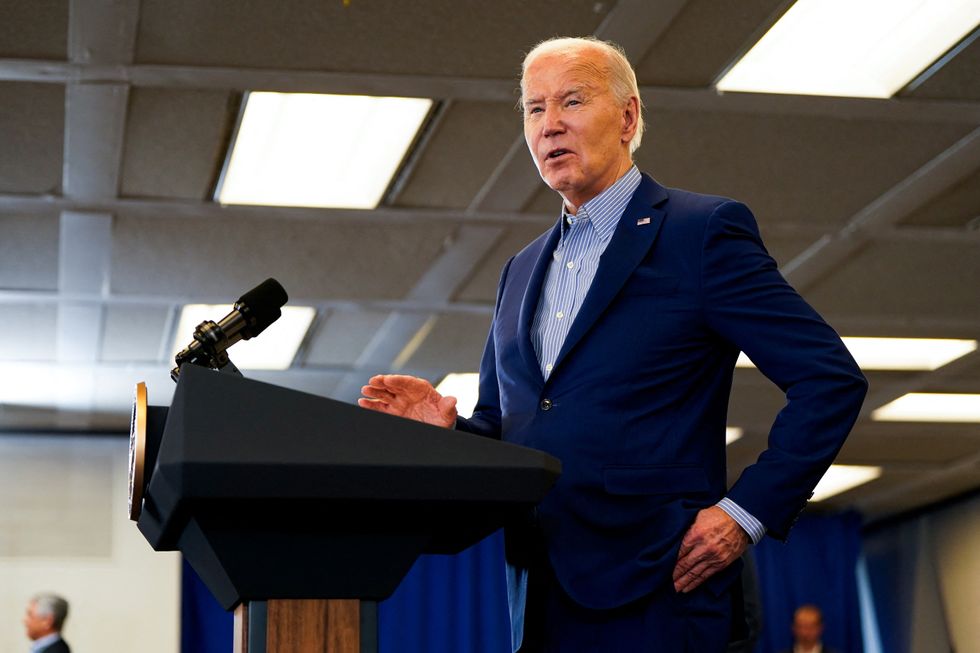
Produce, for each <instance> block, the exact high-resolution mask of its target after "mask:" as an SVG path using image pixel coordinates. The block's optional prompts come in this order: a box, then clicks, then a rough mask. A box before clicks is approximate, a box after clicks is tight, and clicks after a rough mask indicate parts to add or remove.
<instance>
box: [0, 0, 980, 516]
mask: <svg viewBox="0 0 980 653" xmlns="http://www.w3.org/2000/svg"><path fill="white" fill-rule="evenodd" d="M788 4H789V3H787V2H786V1H785V0H743V1H742V2H738V3H718V2H712V1H711V0H687V1H685V0H662V1H661V2H657V3H653V2H648V1H646V0H620V1H619V2H611V1H608V2H596V1H595V0H587V1H586V0H538V1H537V2H533V3H529V2H523V1H521V0H498V1H496V2H492V3H489V2H475V1H473V2H460V1H459V0H440V1H435V0H430V1H429V2H426V3H422V4H418V3H415V4H412V5H410V6H409V5H406V4H405V3H403V2H397V1H396V0H350V1H349V3H347V4H345V3H344V2H343V1H342V0H285V1H282V2H276V3H268V2H260V1H258V0H209V2H198V1H197V0H172V1H169V2H149V1H145V2H138V1H135V0H134V1H131V2H111V3H106V2H100V1H98V0H69V2H64V0H5V2H3V3H2V4H0V144H2V147H0V370H3V373H2V376H0V396H7V397H8V400H7V403H5V404H0V430H3V431H7V432H33V431H51V430H65V431H79V432H107V431H121V430H123V429H125V428H126V425H127V422H128V410H129V404H130V401H131V396H132V388H133V384H134V383H135V382H136V381H139V380H146V381H147V382H148V384H149V387H150V399H151V403H161V404H162V403H168V402H169V401H170V396H171V393H172V385H173V384H172V383H171V381H170V380H169V377H168V374H167V372H168V369H169V367H170V361H169V360H168V354H169V349H170V346H171V343H172V341H173V339H174V337H175V334H174V333H173V331H174V329H175V323H176V315H177V311H178V308H179V306H181V305H182V304H184V303H190V302H205V303H228V302H230V301H232V300H234V299H235V298H237V297H238V296H240V295H241V294H242V293H243V292H244V291H245V290H247V289H249V288H251V287H253V286H254V285H256V284H257V283H258V282H260V281H262V280H263V279H265V278H267V277H275V278H277V279H278V280H279V281H281V282H282V284H283V285H284V286H285V287H286V289H287V290H288V292H289V294H290V297H291V300H290V303H291V304H296V305H309V306H314V307H316V308H317V317H316V319H315V321H314V325H313V328H312V330H311V332H310V334H309V335H308V337H307V339H306V341H305V342H304V344H303V346H302V348H301V350H300V353H299V355H298V356H297V359H296V360H295V362H294V364H293V366H292V368H291V369H289V370H287V371H283V372H256V373H254V374H251V375H250V376H254V377H256V378H260V379H263V380H268V381H271V382H273V383H277V384H280V385H284V386H289V387H294V388H298V389H302V390H306V391H309V392H313V393H316V394H321V395H326V396H331V397H335V398H339V399H343V400H348V401H351V400H353V399H354V398H355V397H356V396H357V395H358V389H359V387H360V385H361V384H362V383H363V382H364V380H365V379H366V378H367V377H368V376H370V375H371V374H373V373H377V372H381V371H390V370H394V369H398V370H401V371H404V372H409V373H415V374H420V375H423V376H426V377H428V378H430V379H432V380H433V381H438V380H439V379H440V378H441V377H442V376H443V375H444V374H445V373H447V372H452V371H476V368H477V366H478V362H479V358H480V353H481V350H482V347H483V342H484V338H485V334H486V330H487V327H488V325H489V320H490V314H491V311H492V303H493V300H494V295H495V288H496V283H497V275H498V273H499V270H500V267H501V265H502V264H503V263H504V261H505V260H506V259H507V257H509V256H510V255H511V254H513V253H514V252H516V251H517V250H519V249H520V248H521V247H522V246H523V245H524V244H525V243H527V242H528V241H529V240H531V239H532V238H534V237H535V236H537V235H538V234H539V233H541V232H542V231H544V230H545V229H547V228H548V227H549V226H550V225H551V224H553V222H554V220H555V218H556V216H557V212H558V210H559V207H560V204H559V201H558V199H557V197H556V196H555V195H554V193H552V192H551V191H550V190H548V189H547V188H545V187H544V186H543V185H542V183H541V182H540V180H539V178H538V176H537V174H536V172H535V170H534V167H533V165H532V163H531V161H530V159H529V157H528V155H527V152H526V149H525V146H524V143H523V138H522V136H521V123H520V115H519V114H518V113H517V111H516V110H515V101H516V99H517V90H516V89H517V81H516V78H517V74H518V72H519V65H520V60H521V58H522V53H523V52H525V51H526V50H527V49H529V47H530V46H532V45H533V44H534V43H535V42H537V41H538V40H541V39H543V38H547V37H550V36H553V35H558V34H566V35H577V34H589V33H595V34H597V35H598V36H600V37H602V38H607V39H612V40H615V41H617V42H619V43H621V44H622V45H623V46H624V47H625V48H626V50H627V53H628V54H629V56H630V58H631V59H632V60H633V62H634V64H635V65H636V69H637V72H638V75H639V79H640V83H641V87H642V88H641V93H642V96H643V101H644V103H645V105H646V111H647V121H648V125H649V131H648V133H647V135H646V137H645V138H644V145H643V147H642V148H641V149H640V150H639V151H638V152H637V162H638V164H639V166H640V168H641V169H643V170H645V171H648V172H650V173H651V174H653V175H654V176H655V177H657V178H658V180H659V181H661V182H662V183H664V184H666V185H670V186H680V187H684V188H687V189H691V190H696V191H701V192H706V193H714V194H721V195H727V196H732V197H736V198H738V199H740V200H743V201H745V202H747V203H748V204H749V205H750V206H751V207H752V208H753V210H754V211H755V213H756V216H757V218H758V220H759V223H760V227H761V229H762V232H763V235H764V237H765V240H766V243H767V245H768V247H769V248H770V251H771V253H772V254H773V256H774V257H775V258H776V260H777V261H778V262H779V264H780V267H781V269H782V271H783V273H784V274H785V275H786V276H787V278H788V279H789V280H790V281H791V283H793V284H794V285H795V286H796V287H797V288H798V289H799V290H800V292H801V293H802V294H803V295H804V296H805V297H806V298H807V299H808V300H809V301H810V302H811V303H812V304H813V305H814V306H815V307H816V308H817V309H818V310H819V311H820V312H821V313H822V314H823V315H824V316H825V317H826V318H827V320H828V321H829V322H830V323H831V324H832V325H833V326H834V327H835V328H836V329H837V330H838V331H839V332H840V333H841V334H842V335H853V336H857V335H866V336H922V337H925V336H930V337H956V338H977V337H978V334H980V218H978V216H980V39H977V40H975V41H972V42H969V44H968V45H966V47H964V48H963V49H962V50H961V51H960V52H959V53H958V54H957V55H956V56H954V57H950V58H948V60H947V61H945V63H944V64H943V65H941V66H935V67H933V69H932V70H931V71H930V72H929V73H928V74H927V75H923V76H921V77H920V78H919V79H917V80H916V81H915V82H914V83H913V84H910V86H909V88H907V89H905V90H904V91H902V92H901V93H899V94H898V96H896V97H895V98H893V99H889V100H866V99H844V98H827V97H799V96H777V95H752V94H720V93H718V92H717V91H715V90H714V89H713V86H712V85H713V82H714V81H715V80H716V79H718V77H719V76H720V75H721V74H722V73H723V72H724V71H725V70H726V69H727V68H728V67H729V66H730V65H731V64H732V63H733V62H734V61H735V60H737V59H738V57H739V56H740V55H741V54H742V53H744V52H745V51H746V50H747V48H748V47H750V46H751V45H752V44H753V43H754V42H755V41H756V40H757V39H758V38H759V37H760V36H761V34H763V33H764V32H765V31H766V30H767V29H768V27H769V26H771V25H772V24H773V22H774V21H775V20H776V19H777V18H778V17H779V15H780V14H781V13H782V12H783V11H785V9H786V8H787V6H788ZM247 90H276V91H294V92H298V91H305V92H318V93H324V92H332V93H363V94H384V95H405V96H420V97H430V98H434V99H435V100H437V105H436V109H435V110H434V111H433V113H432V115H431V118H430V119H429V121H428V123H427V125H426V126H425V128H424V131H423V132H422V134H421V136H420V137H419V139H418V142H417V144H416V146H415V148H414V149H413V150H412V151H411V153H410V154H409V155H408V156H407V158H406V160H405V162H404V164H403V166H402V168H401V170H400V172H399V174H398V176H397V178H396V179H395V181H394V182H393V183H392V185H391V188H390V189H389V192H388V193H387V195H386V199H385V201H384V202H383V204H382V206H380V207H379V208H378V209H377V210H375V211H370V212H363V211H354V210H335V209H296V208H280V207H235V206H221V205H219V204H217V203H215V202H213V201H212V196H213V191H214V187H215V184H216V183H217V180H218V177H219V175H220V173H221V169H222V166H223V164H224V161H225V157H226V154H227V149H228V145H229V142H230V139H231V135H232V133H233V130H234V128H235V124H236V121H237V116H238V112H239V109H240V105H241V99H242V95H243V92H245V91H247ZM378 128H379V129H383V128H384V125H379V126H378ZM324 183H329V180H324ZM219 317H221V316H215V318H216V319H217V318H219ZM181 338H182V339H183V340H189V338H190V334H181ZM232 354H234V350H232ZM233 358H234V355H233ZM869 378H870V381H871V391H870V394H869V398H868V401H867V403H866V406H865V412H864V414H863V415H862V418H861V420H860V421H859V423H858V425H857V426H856V428H855V429H854V433H853V435H852V436H851V438H850V440H849V441H848V443H847V445H846V446H845V447H844V449H843V451H842V452H841V455H840V458H839V462H843V463H855V464H858V463H868V464H876V465H882V466H883V467H884V474H883V476H882V477H881V478H880V479H878V480H876V481H873V482H872V483H869V484H867V485H865V486H863V487H861V488H858V489H855V490H852V491H850V492H847V493H845V494H843V495H840V496H838V497H836V498H834V499H832V500H830V501H828V502H826V505H828V506H829V507H831V508H834V509H837V508H844V507H851V508H855V509H858V510H861V511H862V512H864V513H865V514H866V515H868V517H869V518H870V519H879V518H882V517H885V516H888V515H893V514H896V513H899V512H903V511H906V510H910V509H914V508H916V507H920V506H923V505H926V504H929V503H931V502H935V501H938V500H942V499H944V498H948V497H952V496H954V495H958V494H961V493H963V492H967V491H971V490H974V489H976V488H978V487H980V425H975V424H974V425H965V424H911V423H905V424H887V423H881V422H873V421H871V420H870V418H869V414H870V411H871V410H873V409H874V408H876V407H878V406H880V405H882V404H884V403H887V402H888V401H890V400H892V399H894V398H896V397H898V396H900V395H901V394H903V393H905V392H909V391H913V390H924V391H956V392H980V353H978V352H974V353H973V354H971V355H968V356H966V357H964V358H962V359H960V360H958V361H955V362H954V363H952V364H949V365H947V366H946V367H944V368H941V369H939V370H937V371H935V372H930V373H902V372H889V373H879V372H873V373H869ZM31 383H35V384H37V383H42V384H44V387H45V389H46V392H47V395H48V396H49V399H47V400H45V401H42V402H34V405H27V404H26V403H23V402H18V401H17V400H16V399H14V400H11V399H9V397H10V396H14V397H16V395H17V391H18V390H22V391H23V390H24V388H25V387H27V386H29V385H30V384H31ZM4 392H6V395H4V394H3V393H4ZM781 405H782V396H781V394H780V393H779V391H778V390H777V389H776V388H775V387H773V386H772V385H771V384H770V383H769V382H768V381H766V380H765V379H764V378H763V377H762V376H761V375H760V374H759V373H758V372H757V371H755V370H752V369H747V370H741V369H740V370H738V372H737V374H736V381H735V388H734V392H733V398H732V402H731V417H730V420H729V421H730V423H731V424H733V425H737V426H741V427H743V428H744V429H745V431H746V434H745V436H744V437H743V438H742V439H741V440H739V441H738V442H736V443H734V444H732V445H731V446H730V447H729V456H730V467H731V469H732V474H733V477H734V475H736V474H737V473H738V471H739V470H741V469H742V468H743V467H744V466H745V465H747V464H749V463H750V462H751V461H752V460H753V459H754V458H755V456H756V455H758V453H759V451H760V450H761V448H762V447H763V446H764V444H765V438H766V433H767V430H768V427H769V425H770V424H771V422H772V419H773V417H774V415H775V413H776V411H778V409H779V408H780V406H781Z"/></svg>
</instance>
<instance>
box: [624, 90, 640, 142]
mask: <svg viewBox="0 0 980 653" xmlns="http://www.w3.org/2000/svg"><path fill="white" fill-rule="evenodd" d="M639 121H640V100H639V99H638V98H637V97H636V96H635V95H631V96H630V98H629V99H628V100H627V101H626V106H624V107H623V131H622V134H621V136H620V140H621V142H623V143H629V142H630V141H632V140H633V136H635V135H636V129H637V126H638V125H639Z"/></svg>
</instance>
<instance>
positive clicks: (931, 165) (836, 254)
mask: <svg viewBox="0 0 980 653" xmlns="http://www.w3.org/2000/svg"><path fill="white" fill-rule="evenodd" d="M978 168H980V128H977V129H974V130H973V131H972V132H970V133H969V134H967V135H966V136H964V137H963V138H961V139H960V140H959V141H957V142H956V143H954V144H953V145H952V146H951V147H949V148H948V149H947V150H945V151H944V152H942V153H941V154H939V155H938V156H936V157H935V158H934V159H932V160H931V161H929V162H928V163H926V164H925V165H924V166H922V167H921V168H919V169H918V170H916V171H915V172H914V173H912V174H911V175H909V176H908V177H906V178H905V179H904V180H902V181H901V182H899V183H898V184H896V185H895V186H894V187H892V188H891V189H889V190H888V191H887V192H886V193H884V194H883V195H881V196H880V197H878V199H876V200H875V201H873V202H872V203H871V204H869V205H868V206H866V207H865V208H863V209H862V210H860V211H859V212H858V213H857V214H855V215H854V216H853V217H852V218H851V219H850V220H848V222H847V223H846V224H845V225H844V226H843V227H842V228H841V229H840V230H838V231H837V232H836V233H833V234H829V235H826V236H823V237H822V238H820V239H819V240H818V241H817V242H815V243H814V244H813V245H811V246H810V247H808V248H807V249H806V250H805V251H803V252H802V253H801V254H799V255H798V256H797V257H796V258H794V259H793V260H792V261H790V262H789V263H787V264H786V265H785V266H783V274H784V275H785V276H786V278H787V279H789V281H790V283H792V284H793V285H794V286H795V287H796V288H797V290H799V291H801V292H805V291H806V290H808V289H810V288H812V287H813V286H815V285H816V284H818V283H819V282H820V281H822V280H823V279H824V278H825V277H826V276H827V275H828V274H830V273H831V272H833V271H834V270H835V269H837V268H838V267H839V266H840V265H841V264H843V263H844V262H845V261H847V260H848V259H849V258H851V257H852V256H854V255H855V254H857V253H858V252H859V251H860V250H861V249H863V248H864V247H866V246H867V245H868V243H870V242H871V241H872V240H874V238H875V235H876V234H877V233H878V232H881V231H882V230H885V229H888V228H891V227H893V226H894V225H896V224H897V223H899V222H900V221H901V220H902V219H903V218H906V217H907V216H909V215H911V214H912V213H913V212H914V211H916V210H917V209H919V208H921V207H922V206H924V205H925V204H927V203H929V202H931V201H933V200H934V199H936V198H937V197H938V196H939V195H941V194H942V193H943V192H945V191H946V190H948V189H949V188H952V187H953V186H955V185H956V184H958V183H959V182H961V181H963V180H964V179H966V178H967V177H968V176H969V175H971V174H973V173H974V172H976V170H977V169H978Z"/></svg>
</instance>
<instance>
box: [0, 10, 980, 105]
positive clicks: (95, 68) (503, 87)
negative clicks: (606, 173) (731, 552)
mask: <svg viewBox="0 0 980 653" xmlns="http://www.w3.org/2000/svg"><path fill="white" fill-rule="evenodd" d="M648 5H649V7H650V9H649V11H654V12H655V13H657V12H656V10H657V9H659V7H660V5H659V4H656V3H647V4H644V5H643V6H644V7H647V6H648ZM616 11H618V5H617V9H616V10H614V11H613V13H611V14H610V15H609V19H611V18H613V15H614V14H615V13H616ZM658 15H660V14H659V13H658ZM663 15H664V16H666V14H663ZM607 22H608V20H607ZM636 24H637V25H644V26H645V27H649V23H644V22H643V21H637V22H636ZM650 33H651V34H652V32H650ZM606 38H611V39H612V40H614V41H615V40H616V39H615V38H614V37H613V36H612V35H610V36H608V37H606ZM652 43H653V42H652V41H651V45H652ZM635 47H638V48H639V47H642V46H635ZM628 52H629V53H630V55H631V58H632V57H633V52H634V51H633V50H629V49H628ZM637 56H642V53H641V55H637ZM633 60H634V61H636V60H637V59H636V58H634V59H633ZM0 81H6V82H38V83H47V84H67V83H88V84H122V85H129V86H152V87H158V88H192V89H227V90H239V91H240V90H246V89H248V90H262V91H279V92H282V93H341V94H354V95H395V96H402V97H426V98H437V99H454V100H469V101H483V102H488V101H489V102H506V103H508V104H513V103H514V102H516V101H517V100H518V96H519V88H518V86H519V84H518V80H516V79H468V78H463V77H443V76H436V75H394V74H371V73H357V74H354V73H343V72H328V71H297V70H270V69H252V68H216V67H205V66H149V65H105V64H98V63H64V62H54V61H45V60H24V59H0ZM640 96H641V98H642V99H643V103H644V104H645V105H646V106H647V107H648V110H651V109H652V110H658V111H660V110H663V111H706V112H718V113H741V114H754V115H798V116H822V117H828V116H829V117H834V118H840V119H842V120H888V121H900V122H911V123H937V124H943V123H961V124H970V123H973V124H976V123H978V122H980V102H976V101H960V100H929V99H917V98H910V97H903V98H890V99H877V98H844V97H821V96H803V95H783V94H770V93H721V92H719V91H717V90H716V89H714V88H713V87H709V88H679V87H669V86H649V85H645V86H641V87H640Z"/></svg>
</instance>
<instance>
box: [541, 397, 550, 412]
mask: <svg viewBox="0 0 980 653" xmlns="http://www.w3.org/2000/svg"><path fill="white" fill-rule="evenodd" d="M541 410H551V399H542V400H541Z"/></svg>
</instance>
